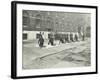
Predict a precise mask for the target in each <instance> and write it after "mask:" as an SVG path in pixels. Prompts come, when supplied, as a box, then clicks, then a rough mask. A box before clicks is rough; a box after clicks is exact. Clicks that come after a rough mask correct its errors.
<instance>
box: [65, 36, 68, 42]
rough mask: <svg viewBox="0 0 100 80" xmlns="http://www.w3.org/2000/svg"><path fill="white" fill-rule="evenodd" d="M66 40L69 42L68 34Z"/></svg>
mask: <svg viewBox="0 0 100 80" xmlns="http://www.w3.org/2000/svg"><path fill="white" fill-rule="evenodd" d="M65 42H69V38H68V34H67V35H66V37H65Z"/></svg>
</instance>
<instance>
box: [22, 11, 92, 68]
mask: <svg viewBox="0 0 100 80" xmlns="http://www.w3.org/2000/svg"><path fill="white" fill-rule="evenodd" d="M22 16H23V33H22V34H23V41H22V42H23V45H22V59H23V69H44V68H67V67H82V66H91V14H89V13H75V12H54V11H38V10H37V11H34V10H23V15H22Z"/></svg>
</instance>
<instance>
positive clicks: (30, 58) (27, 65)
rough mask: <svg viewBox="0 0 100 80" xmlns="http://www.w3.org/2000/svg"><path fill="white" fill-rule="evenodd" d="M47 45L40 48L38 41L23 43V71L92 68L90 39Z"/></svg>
mask: <svg viewBox="0 0 100 80" xmlns="http://www.w3.org/2000/svg"><path fill="white" fill-rule="evenodd" d="M55 43H56V46H50V45H47V41H46V42H45V46H46V47H44V48H39V47H38V45H37V41H29V42H24V43H23V69H43V68H62V67H80V66H90V60H91V59H90V39H87V40H85V41H79V42H71V43H66V44H59V42H58V41H56V42H55Z"/></svg>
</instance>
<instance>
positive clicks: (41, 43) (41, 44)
mask: <svg viewBox="0 0 100 80" xmlns="http://www.w3.org/2000/svg"><path fill="white" fill-rule="evenodd" d="M38 44H39V47H40V48H42V47H43V45H44V39H43V37H42V35H40V36H39V40H38Z"/></svg>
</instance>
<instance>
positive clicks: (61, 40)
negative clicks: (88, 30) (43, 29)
mask: <svg viewBox="0 0 100 80" xmlns="http://www.w3.org/2000/svg"><path fill="white" fill-rule="evenodd" d="M81 39H82V40H85V36H84V35H81ZM55 40H56V39H55V37H54V36H53V35H51V36H49V38H48V45H52V46H54V45H55V44H54V41H55ZM58 40H59V44H60V43H70V42H76V41H79V35H78V34H72V33H70V34H66V36H64V37H63V36H59V39H58ZM38 44H39V47H40V48H42V47H44V38H43V36H42V34H40V36H39V39H38Z"/></svg>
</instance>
